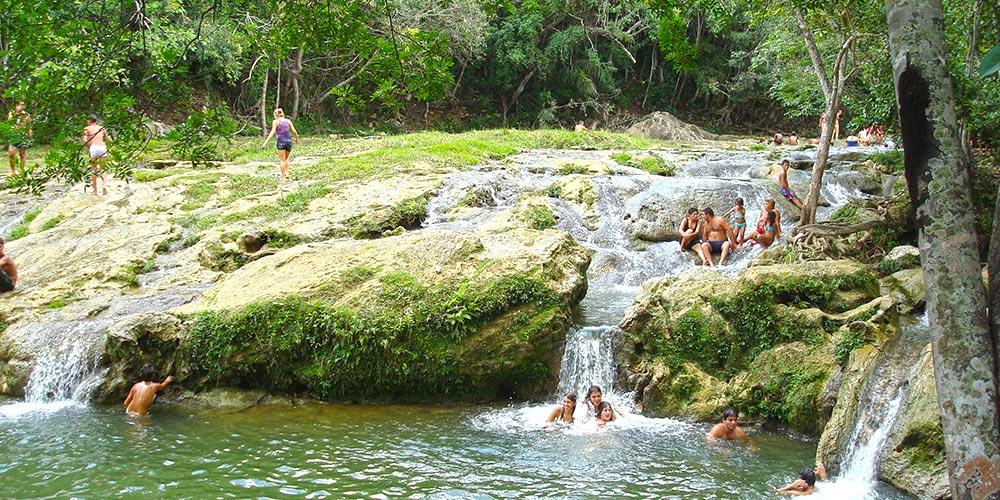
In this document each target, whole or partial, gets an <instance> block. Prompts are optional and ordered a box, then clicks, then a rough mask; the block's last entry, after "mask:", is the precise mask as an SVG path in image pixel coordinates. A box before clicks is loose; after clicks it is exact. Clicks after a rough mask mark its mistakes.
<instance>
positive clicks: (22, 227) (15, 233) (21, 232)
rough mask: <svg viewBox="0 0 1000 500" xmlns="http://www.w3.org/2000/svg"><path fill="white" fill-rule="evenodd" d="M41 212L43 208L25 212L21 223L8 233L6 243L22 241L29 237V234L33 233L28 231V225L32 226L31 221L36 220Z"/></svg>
mask: <svg viewBox="0 0 1000 500" xmlns="http://www.w3.org/2000/svg"><path fill="white" fill-rule="evenodd" d="M41 211H42V208H41V207H38V208H33V209H31V210H28V211H27V212H25V213H24V216H23V217H21V222H19V223H18V224H17V225H16V226H14V227H13V228H11V230H10V232H9V233H7V237H6V238H4V241H14V240H16V239H20V238H23V237H25V236H27V235H28V233H29V232H31V231H30V230H29V229H28V224H31V221H33V220H35V218H36V217H38V214H39V213H41Z"/></svg>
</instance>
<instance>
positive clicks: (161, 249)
mask: <svg viewBox="0 0 1000 500" xmlns="http://www.w3.org/2000/svg"><path fill="white" fill-rule="evenodd" d="M181 238H182V236H181V235H180V233H174V234H172V235H170V237H169V238H167V239H165V240H163V241H161V242H159V243H157V244H156V246H155V247H154V248H153V251H154V252H156V253H167V252H169V251H170V246H171V245H173V244H174V243H175V242H177V241H180V239H181Z"/></svg>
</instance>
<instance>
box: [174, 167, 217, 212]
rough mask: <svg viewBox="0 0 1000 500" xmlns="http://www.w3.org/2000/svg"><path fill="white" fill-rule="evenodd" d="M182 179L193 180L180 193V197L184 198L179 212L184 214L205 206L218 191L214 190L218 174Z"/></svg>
mask: <svg viewBox="0 0 1000 500" xmlns="http://www.w3.org/2000/svg"><path fill="white" fill-rule="evenodd" d="M182 179H185V180H187V179H193V180H194V183H193V184H191V185H189V186H188V187H186V188H184V191H183V192H181V195H182V196H184V199H185V202H184V203H183V204H181V210H183V211H185V212H190V211H192V210H197V209H199V208H201V207H203V206H205V203H207V202H208V200H209V199H210V198H211V197H212V195H213V194H215V193H216V192H217V190H218V189H217V188H216V182H217V181H218V179H219V176H218V174H202V175H197V176H191V177H185V178H182ZM180 180H181V179H177V180H176V181H175V182H178V181H180Z"/></svg>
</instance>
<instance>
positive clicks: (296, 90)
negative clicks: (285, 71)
mask: <svg viewBox="0 0 1000 500" xmlns="http://www.w3.org/2000/svg"><path fill="white" fill-rule="evenodd" d="M302 52H303V50H302V47H299V50H297V51H296V52H295V66H294V67H293V68H292V119H293V120H294V119H296V118H298V117H299V99H300V98H301V97H302V87H301V85H302V83H301V80H302Z"/></svg>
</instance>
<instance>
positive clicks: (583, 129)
mask: <svg viewBox="0 0 1000 500" xmlns="http://www.w3.org/2000/svg"><path fill="white" fill-rule="evenodd" d="M573 131H574V132H586V131H587V126H586V125H584V123H583V122H582V121H580V122H576V126H575V127H573Z"/></svg>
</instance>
